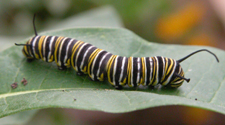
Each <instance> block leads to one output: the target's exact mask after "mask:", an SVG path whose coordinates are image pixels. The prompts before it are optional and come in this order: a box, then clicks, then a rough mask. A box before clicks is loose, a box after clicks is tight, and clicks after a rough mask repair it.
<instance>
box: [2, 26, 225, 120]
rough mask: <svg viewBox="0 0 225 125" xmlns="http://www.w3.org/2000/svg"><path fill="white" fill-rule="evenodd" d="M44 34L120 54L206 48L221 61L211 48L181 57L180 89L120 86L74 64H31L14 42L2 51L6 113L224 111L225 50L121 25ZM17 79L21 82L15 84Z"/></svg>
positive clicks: (176, 53)
mask: <svg viewBox="0 0 225 125" xmlns="http://www.w3.org/2000/svg"><path fill="white" fill-rule="evenodd" d="M39 35H57V36H66V37H71V38H75V39H78V40H82V41H85V42H88V43H91V44H93V45H95V46H97V47H99V48H101V49H104V50H108V51H109V52H112V53H113V54H117V55H121V56H136V57H137V56H138V57H141V56H157V55H161V56H165V57H170V58H173V59H176V60H177V59H180V58H182V57H184V56H185V55H187V54H189V53H191V52H193V51H195V50H198V49H203V48H206V49H209V50H211V51H212V52H214V53H215V54H216V55H217V56H218V57H219V59H220V63H217V62H216V60H215V58H214V57H213V56H212V55H210V54H209V53H206V52H202V53H198V54H196V55H194V56H192V57H190V58H189V59H187V60H185V61H184V62H182V64H181V65H182V67H183V69H184V72H185V76H186V77H187V78H191V81H190V83H184V84H183V85H182V86H181V87H180V88H178V89H168V88H159V89H154V90H152V89H146V88H144V87H141V88H138V89H137V90H136V89H134V88H125V89H124V90H121V91H120V90H115V89H114V88H113V87H112V86H111V85H109V84H108V82H107V81H105V82H94V81H91V80H89V78H88V76H87V75H84V76H77V75H76V72H75V71H74V70H73V69H68V70H65V71H61V70H58V69H57V67H56V64H55V63H46V62H43V61H42V60H35V61H32V62H30V63H29V62H27V61H26V58H25V57H24V56H23V54H22V53H21V49H22V47H18V46H14V47H11V48H9V49H7V50H5V51H3V52H1V53H0V67H1V69H0V83H1V84H0V116H1V117H3V116H6V115H9V114H12V113H16V112H20V111H24V110H30V109H40V108H49V107H60V108H75V109H85V110H98V111H104V112H113V113H115V112H116V113H119V112H121V113H122V112H130V111H134V110H139V109H145V108H150V107H156V106H165V105H185V106H191V107H199V108H203V109H207V110H212V111H215V112H220V113H223V114H225V97H224V96H223V95H224V94H225V91H223V90H224V89H225V84H224V76H225V74H224V72H225V68H224V65H223V62H224V61H225V59H224V58H223V57H224V56H225V53H224V51H221V50H219V49H215V48H211V47H203V46H181V45H163V44H156V43H151V42H148V41H146V40H144V39H142V38H140V37H138V36H137V35H135V34H134V33H132V32H130V31H128V30H125V29H116V28H77V29H68V30H61V31H52V32H46V33H41V34H39ZM26 40H28V39H26ZM23 43H25V41H23ZM23 78H26V79H27V81H28V84H27V85H26V86H24V85H22V84H21V82H20V81H21V80H22V79H23ZM14 82H18V87H17V88H16V89H12V88H11V87H10V85H11V84H12V83H14ZM195 98H197V100H195Z"/></svg>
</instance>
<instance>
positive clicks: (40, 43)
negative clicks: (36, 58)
mask: <svg viewBox="0 0 225 125" xmlns="http://www.w3.org/2000/svg"><path fill="white" fill-rule="evenodd" d="M45 37H46V36H41V38H40V39H39V42H38V50H39V54H40V55H41V59H42V60H43V61H44V59H43V56H42V55H43V53H42V52H41V51H42V49H43V47H42V43H43V41H44V39H45Z"/></svg>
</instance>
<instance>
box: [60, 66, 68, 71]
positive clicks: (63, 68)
mask: <svg viewBox="0 0 225 125" xmlns="http://www.w3.org/2000/svg"><path fill="white" fill-rule="evenodd" d="M58 69H59V70H65V69H67V67H66V66H58Z"/></svg>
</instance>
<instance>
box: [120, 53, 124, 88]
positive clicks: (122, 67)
mask: <svg viewBox="0 0 225 125" xmlns="http://www.w3.org/2000/svg"><path fill="white" fill-rule="evenodd" d="M125 61H126V57H123V60H122V66H121V74H120V78H119V84H120V85H121V81H122V78H123V72H124V65H125Z"/></svg>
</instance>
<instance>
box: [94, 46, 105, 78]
mask: <svg viewBox="0 0 225 125" xmlns="http://www.w3.org/2000/svg"><path fill="white" fill-rule="evenodd" d="M101 52H103V50H100V51H99V52H98V54H97V55H96V56H95V59H94V61H93V64H92V67H91V77H92V78H94V74H93V72H94V66H95V62H96V60H97V58H98V56H99V54H100V53H101Z"/></svg>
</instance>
